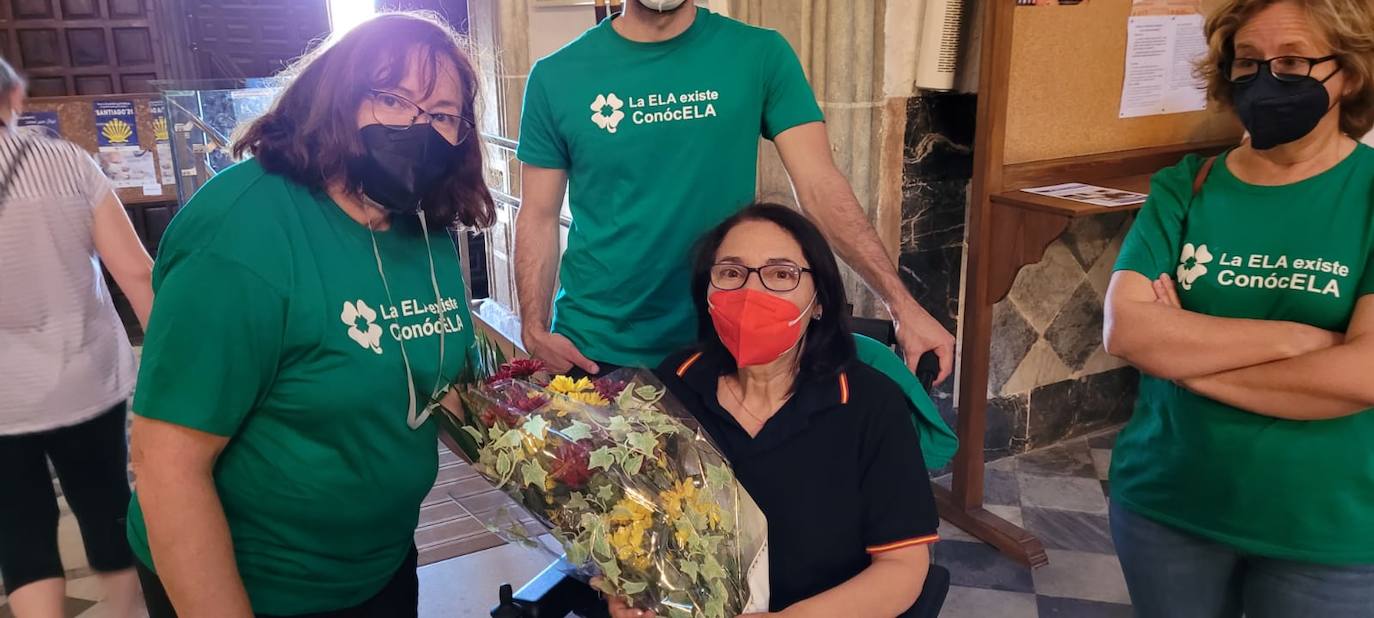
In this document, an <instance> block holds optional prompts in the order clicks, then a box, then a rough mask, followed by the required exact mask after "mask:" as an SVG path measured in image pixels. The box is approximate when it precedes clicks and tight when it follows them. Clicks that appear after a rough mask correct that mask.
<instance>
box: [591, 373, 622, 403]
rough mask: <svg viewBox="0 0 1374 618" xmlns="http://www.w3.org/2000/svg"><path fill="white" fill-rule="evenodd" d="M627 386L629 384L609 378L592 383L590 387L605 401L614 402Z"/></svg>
mask: <svg viewBox="0 0 1374 618" xmlns="http://www.w3.org/2000/svg"><path fill="white" fill-rule="evenodd" d="M629 385H630V383H629V382H626V381H624V380H612V379H611V378H601V379H600V380H597V381H595V382H593V383H592V387H593V388H595V389H596V392H597V393H598V394H600V395H601V397H602V398H603V399H605V400H606V401H615V399H616V398H617V397H619V396H620V393H621V391H623V390H625V387H626V386H629Z"/></svg>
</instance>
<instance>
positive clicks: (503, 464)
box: [496, 453, 514, 478]
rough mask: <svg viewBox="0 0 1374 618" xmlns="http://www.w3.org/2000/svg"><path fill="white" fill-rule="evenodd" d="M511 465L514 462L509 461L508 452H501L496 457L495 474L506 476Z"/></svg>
mask: <svg viewBox="0 0 1374 618" xmlns="http://www.w3.org/2000/svg"><path fill="white" fill-rule="evenodd" d="M512 465H514V464H512V463H511V460H510V454H509V453H501V456H500V457H497V458H496V474H498V475H500V477H501V478H506V475H508V474H510V469H511V466H512Z"/></svg>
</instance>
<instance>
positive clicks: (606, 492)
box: [596, 485, 615, 503]
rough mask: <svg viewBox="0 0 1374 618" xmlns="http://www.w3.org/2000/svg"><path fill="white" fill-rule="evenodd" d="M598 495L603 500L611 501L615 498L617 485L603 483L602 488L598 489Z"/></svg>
mask: <svg viewBox="0 0 1374 618" xmlns="http://www.w3.org/2000/svg"><path fill="white" fill-rule="evenodd" d="M596 497H598V498H601V501H602V502H607V503H609V502H610V501H612V500H614V499H615V487H612V486H611V485H602V486H601V489H598V490H596Z"/></svg>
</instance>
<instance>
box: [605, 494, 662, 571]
mask: <svg viewBox="0 0 1374 618" xmlns="http://www.w3.org/2000/svg"><path fill="white" fill-rule="evenodd" d="M653 522H654V513H653V511H651V510H649V509H648V508H647V507H645V506H644V505H642V504H640V503H638V502H635V501H633V500H630V499H628V498H622V499H621V500H620V501H619V502H617V503H616V505H615V508H613V509H612V510H611V515H610V523H611V538H610V543H611V549H612V550H613V551H615V557H616V559H617V560H619V561H620V562H622V563H625V564H628V565H630V566H631V567H632V568H635V569H639V570H644V569H647V568H649V563H650V556H649V550H648V549H646V548H645V547H644V537H645V535H646V534H647V533H648V531H649V528H651V527H652V526H653Z"/></svg>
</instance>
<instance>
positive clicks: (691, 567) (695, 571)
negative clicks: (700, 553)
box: [678, 560, 701, 581]
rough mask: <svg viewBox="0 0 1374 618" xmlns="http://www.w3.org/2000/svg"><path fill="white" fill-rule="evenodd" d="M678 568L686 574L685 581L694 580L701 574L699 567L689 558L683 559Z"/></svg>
mask: <svg viewBox="0 0 1374 618" xmlns="http://www.w3.org/2000/svg"><path fill="white" fill-rule="evenodd" d="M678 568H680V569H682V574H683V575H686V576H687V581H696V580H697V577H700V576H701V567H700V566H699V565H697V563H695V562H692V561H690V560H683V561H682V562H680V563H679V566H678Z"/></svg>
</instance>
